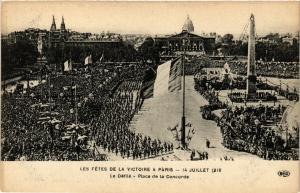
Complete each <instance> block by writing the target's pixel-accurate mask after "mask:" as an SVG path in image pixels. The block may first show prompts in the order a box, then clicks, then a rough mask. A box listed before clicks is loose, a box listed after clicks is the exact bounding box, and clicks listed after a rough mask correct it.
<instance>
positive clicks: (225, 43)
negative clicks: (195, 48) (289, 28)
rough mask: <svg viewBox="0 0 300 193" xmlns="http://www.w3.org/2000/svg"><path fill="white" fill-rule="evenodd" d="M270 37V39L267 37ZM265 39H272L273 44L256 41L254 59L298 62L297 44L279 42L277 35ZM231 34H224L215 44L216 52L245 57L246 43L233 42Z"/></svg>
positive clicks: (246, 51)
mask: <svg viewBox="0 0 300 193" xmlns="http://www.w3.org/2000/svg"><path fill="white" fill-rule="evenodd" d="M269 36H270V37H269ZM269 36H266V37H269V38H271V37H273V36H274V38H273V39H272V40H274V42H275V43H268V42H261V41H258V42H257V43H256V46H255V53H256V59H257V60H259V59H262V60H266V61H270V60H273V59H274V60H275V61H286V62H291V61H299V44H298V43H293V44H290V43H288V42H282V41H279V39H278V35H276V34H275V35H274V34H273V35H272V34H270V35H269ZM233 38H234V37H233V35H232V34H225V35H224V36H223V37H222V38H219V39H218V41H217V42H216V52H217V53H218V52H221V53H222V54H223V55H241V56H246V55H247V53H248V43H247V42H243V41H241V40H238V41H234V40H233Z"/></svg>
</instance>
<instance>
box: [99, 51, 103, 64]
mask: <svg viewBox="0 0 300 193" xmlns="http://www.w3.org/2000/svg"><path fill="white" fill-rule="evenodd" d="M103 58H104V53H103V52H102V55H101V57H100V59H99V62H102V60H103Z"/></svg>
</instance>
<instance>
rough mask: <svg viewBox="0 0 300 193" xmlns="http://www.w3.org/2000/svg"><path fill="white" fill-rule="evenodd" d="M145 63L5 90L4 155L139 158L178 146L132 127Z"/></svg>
mask: <svg viewBox="0 0 300 193" xmlns="http://www.w3.org/2000/svg"><path fill="white" fill-rule="evenodd" d="M144 71H145V66H144V65H142V64H137V65H127V66H121V67H120V66H119V67H105V66H90V67H88V68H81V69H76V70H73V71H72V72H68V73H63V74H60V73H55V72H54V73H48V74H47V75H45V76H44V77H43V79H45V80H42V81H41V82H40V84H39V85H38V86H35V87H30V85H29V87H30V88H28V89H26V90H25V89H24V90H22V91H21V92H13V93H4V94H3V95H2V103H1V105H2V107H1V108H2V112H6V113H2V114H1V116H2V117H1V118H2V123H1V127H2V129H1V132H2V133H1V136H2V138H1V147H2V149H1V154H2V155H1V156H2V160H104V159H106V156H104V155H105V154H107V152H114V153H115V154H117V155H120V156H122V157H127V158H133V159H138V158H139V159H141V158H148V157H151V156H155V155H158V154H162V153H167V152H171V151H172V150H173V145H172V144H171V143H167V142H162V141H160V140H159V139H151V138H150V137H148V136H142V135H141V134H138V133H135V132H134V131H132V130H130V129H129V124H130V121H131V119H132V117H133V115H134V113H135V112H137V111H138V110H139V108H140V105H141V104H142V99H141V98H140V97H139V96H140V90H141V86H142V80H143V72H144Z"/></svg>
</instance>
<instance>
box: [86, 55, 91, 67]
mask: <svg viewBox="0 0 300 193" xmlns="http://www.w3.org/2000/svg"><path fill="white" fill-rule="evenodd" d="M92 63H93V62H92V55H89V56H87V57H86V58H85V59H84V65H88V64H92Z"/></svg>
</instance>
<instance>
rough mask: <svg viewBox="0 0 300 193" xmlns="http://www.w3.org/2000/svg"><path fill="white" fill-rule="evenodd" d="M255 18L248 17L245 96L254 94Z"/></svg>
mask: <svg viewBox="0 0 300 193" xmlns="http://www.w3.org/2000/svg"><path fill="white" fill-rule="evenodd" d="M255 68H256V67H255V20H254V15H253V14H251V17H250V33H249V39H248V66H247V97H248V98H253V97H255V95H256V70H255Z"/></svg>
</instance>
